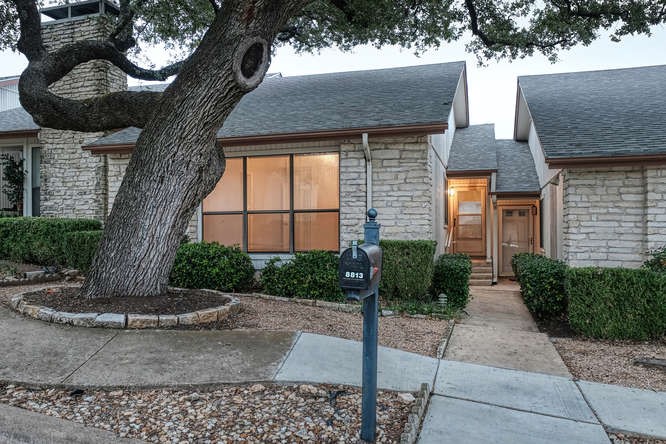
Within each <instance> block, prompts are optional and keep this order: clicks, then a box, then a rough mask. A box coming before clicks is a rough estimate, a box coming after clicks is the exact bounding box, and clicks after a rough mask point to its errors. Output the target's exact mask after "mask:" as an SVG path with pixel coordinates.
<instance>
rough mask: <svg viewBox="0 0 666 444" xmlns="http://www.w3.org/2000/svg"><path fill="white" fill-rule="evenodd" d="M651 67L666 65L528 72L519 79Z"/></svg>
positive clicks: (665, 66) (663, 66)
mask: <svg viewBox="0 0 666 444" xmlns="http://www.w3.org/2000/svg"><path fill="white" fill-rule="evenodd" d="M651 68H666V65H645V66H626V67H624V68H606V69H592V70H581V71H564V72H553V73H544V74H526V75H523V76H518V81H520V79H526V78H533V77H551V76H560V75H570V74H571V75H575V74H593V73H602V72H617V71H633V70H639V69H651Z"/></svg>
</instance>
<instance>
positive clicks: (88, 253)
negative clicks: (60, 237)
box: [63, 230, 102, 273]
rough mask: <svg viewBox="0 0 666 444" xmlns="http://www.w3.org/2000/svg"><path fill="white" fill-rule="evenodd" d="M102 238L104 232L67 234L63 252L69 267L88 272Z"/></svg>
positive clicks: (93, 231) (74, 232) (73, 232)
mask: <svg viewBox="0 0 666 444" xmlns="http://www.w3.org/2000/svg"><path fill="white" fill-rule="evenodd" d="M101 238H102V230H92V231H72V232H71V233H65V235H64V241H65V243H64V245H63V252H64V256H65V263H66V265H67V266H68V267H72V268H76V269H77V270H79V271H82V272H84V273H85V272H87V271H88V269H89V268H90V264H92V260H93V257H94V256H95V252H97V247H98V246H99V241H100V239H101Z"/></svg>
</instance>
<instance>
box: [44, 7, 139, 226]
mask: <svg viewBox="0 0 666 444" xmlns="http://www.w3.org/2000/svg"><path fill="white" fill-rule="evenodd" d="M109 26H110V25H109V23H108V22H107V21H106V20H105V19H104V18H102V17H88V18H82V19H78V20H69V21H65V22H53V23H44V24H43V25H42V33H43V38H44V43H45V45H46V47H47V48H48V49H49V50H54V49H57V48H60V47H62V46H64V45H66V44H70V43H73V42H75V41H77V40H82V39H101V38H105V37H106V35H107V33H108V29H109ZM125 89H127V79H126V76H125V75H124V74H123V73H122V71H120V70H119V69H117V68H115V67H114V66H112V65H111V64H110V63H108V62H104V61H92V62H88V63H85V64H83V65H80V66H77V67H76V68H75V69H74V70H73V71H72V72H71V73H69V74H68V75H67V76H66V77H64V78H63V79H61V80H60V81H58V82H57V83H55V84H54V85H53V86H52V87H51V90H52V91H53V92H54V93H56V94H58V95H61V96H63V97H69V98H75V99H86V98H90V97H95V96H98V95H102V94H107V93H109V92H113V91H121V90H125ZM103 135H104V134H103V133H99V132H98V133H80V132H76V131H62V130H55V129H51V128H43V129H42V130H41V131H40V134H39V140H40V143H41V145H42V163H41V171H40V172H41V180H42V184H41V203H40V205H41V211H42V215H44V216H59V217H89V218H94V219H99V220H104V218H105V217H106V214H107V210H108V208H109V207H107V204H108V195H107V158H106V156H99V155H92V154H90V153H89V152H88V151H84V150H82V149H81V146H82V145H85V144H86V143H89V142H91V141H93V140H95V139H97V138H99V137H101V136H103Z"/></svg>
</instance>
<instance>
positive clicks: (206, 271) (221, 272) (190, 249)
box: [170, 242, 254, 292]
mask: <svg viewBox="0 0 666 444" xmlns="http://www.w3.org/2000/svg"><path fill="white" fill-rule="evenodd" d="M253 282H254V267H253V266H252V260H251V259H250V256H248V255H247V253H243V252H242V251H241V250H240V249H239V248H237V247H224V246H222V245H220V244H218V243H215V242H214V243H206V242H200V243H199V242H197V243H187V244H181V246H180V247H179V248H178V251H177V253H176V259H175V261H174V264H173V268H172V269H171V278H170V283H171V285H173V286H175V287H181V288H208V289H211V290H219V291H234V292H236V291H244V290H247V289H249V288H251V287H252V284H253Z"/></svg>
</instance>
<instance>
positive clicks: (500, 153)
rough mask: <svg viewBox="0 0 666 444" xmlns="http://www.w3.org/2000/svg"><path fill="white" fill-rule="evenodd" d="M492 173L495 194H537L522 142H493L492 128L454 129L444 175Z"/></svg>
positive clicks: (533, 172)
mask: <svg viewBox="0 0 666 444" xmlns="http://www.w3.org/2000/svg"><path fill="white" fill-rule="evenodd" d="M465 171H469V172H473V171H495V172H497V182H496V185H495V191H496V192H497V193H523V192H524V193H528V192H538V191H539V178H538V177H537V173H536V167H535V166H534V159H533V158H532V153H531V152H530V147H529V145H528V144H527V143H525V142H516V141H515V140H496V139H495V125H492V124H488V125H473V126H469V127H467V128H458V129H457V130H456V133H455V135H454V136H453V144H452V145H451V153H450V154H449V164H448V168H447V172H457V173H461V172H465Z"/></svg>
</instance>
